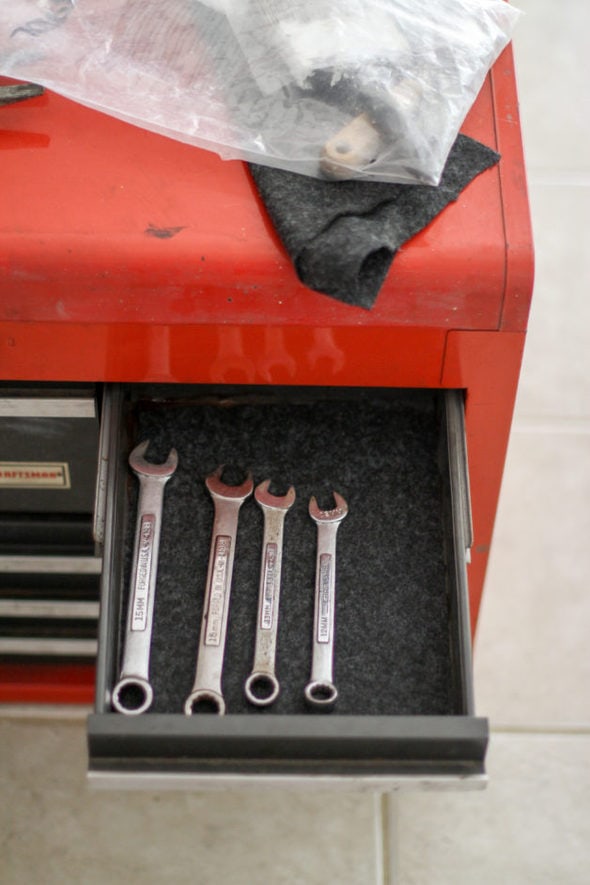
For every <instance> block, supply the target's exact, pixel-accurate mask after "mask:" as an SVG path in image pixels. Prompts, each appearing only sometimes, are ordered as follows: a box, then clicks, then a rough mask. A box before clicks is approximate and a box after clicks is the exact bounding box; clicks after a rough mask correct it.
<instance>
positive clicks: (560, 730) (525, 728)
mask: <svg viewBox="0 0 590 885" xmlns="http://www.w3.org/2000/svg"><path fill="white" fill-rule="evenodd" d="M491 734H492V736H493V735H513V736H514V735H522V736H525V737H526V736H529V737H530V736H533V735H537V736H539V737H590V724H587V723H578V724H572V725H566V724H564V725H558V724H556V723H533V724H531V725H507V724H505V723H501V724H499V725H492V726H491Z"/></svg>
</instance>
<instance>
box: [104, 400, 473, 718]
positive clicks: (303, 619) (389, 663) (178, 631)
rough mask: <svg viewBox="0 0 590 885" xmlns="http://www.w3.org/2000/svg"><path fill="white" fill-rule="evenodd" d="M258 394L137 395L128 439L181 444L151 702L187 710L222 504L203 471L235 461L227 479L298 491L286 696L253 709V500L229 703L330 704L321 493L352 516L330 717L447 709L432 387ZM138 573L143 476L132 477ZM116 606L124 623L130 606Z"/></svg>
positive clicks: (290, 710)
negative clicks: (320, 559) (323, 696)
mask: <svg viewBox="0 0 590 885" xmlns="http://www.w3.org/2000/svg"><path fill="white" fill-rule="evenodd" d="M271 400H272V397H269V395H268V394H266V395H265V397H264V398H263V401H261V402H254V401H253V402H248V401H246V402H241V403H240V402H236V403H235V404H228V403H226V402H222V403H221V404H220V405H217V404H215V403H212V402H201V403H198V402H195V403H183V402H179V403H177V404H174V403H169V402H168V403H167V402H149V403H148V402H142V403H138V405H137V408H136V409H135V410H134V412H133V414H132V415H130V416H129V417H130V423H131V424H132V425H133V426H132V429H131V434H132V437H131V442H130V444H131V445H134V444H135V443H136V442H137V441H138V440H141V439H150V440H151V444H150V450H149V457H150V458H153V459H154V460H155V461H158V460H162V459H163V458H165V457H166V455H167V453H168V451H169V450H170V448H171V446H175V447H176V449H177V451H178V456H179V464H178V469H177V472H176V474H175V475H174V476H173V477H172V479H171V480H170V482H169V483H168V485H167V487H166V495H165V503H164V520H163V527H162V541H161V546H160V562H159V569H158V589H157V595H156V604H155V614H154V631H153V636H152V655H151V666H150V672H151V681H152V684H153V686H154V693H155V698H154V705H153V707H152V710H151V712H160V713H178V714H180V715H182V710H183V705H184V701H185V700H186V698H187V696H188V694H189V692H190V690H191V687H192V683H193V679H194V669H195V661H196V653H197V646H198V638H199V630H200V622H201V616H202V608H203V599H204V590H205V584H206V574H207V562H208V556H209V546H210V539H211V529H212V520H213V506H212V502H211V499H210V497H209V495H208V493H207V491H206V489H205V485H204V478H205V476H206V475H207V474H208V473H209V472H211V471H212V470H214V469H215V468H216V467H217V465H219V464H223V463H225V465H226V471H227V474H224V479H226V481H227V482H234V483H235V482H238V481H241V479H243V476H244V473H245V471H246V470H251V471H252V473H253V476H254V480H255V482H256V483H258V482H261V481H262V480H264V479H268V478H269V479H271V480H272V481H273V490H274V491H275V492H276V493H283V492H284V491H286V488H287V487H288V485H289V484H291V483H293V484H294V486H295V488H296V492H297V499H296V501H295V504H294V506H293V508H292V510H291V511H289V513H288V514H287V517H286V521H285V539H284V556H283V576H282V589H281V597H280V609H279V633H278V657H277V673H278V676H279V679H280V682H281V694H280V696H279V698H278V700H277V701H276V703H275V704H274V705H273V706H271V707H268V708H258V707H253V706H251V705H250V704H249V703H248V702H247V701H246V698H245V696H244V681H245V679H246V677H247V676H248V674H249V672H250V669H251V667H252V659H253V653H254V642H255V632H256V618H257V605H258V602H257V600H258V582H259V573H260V556H261V550H262V531H263V519H262V514H261V511H260V509H259V507H258V506H257V505H256V503H255V501H254V500H253V499H252V498H251V499H249V500H248V501H247V502H246V503H245V504H244V505H243V507H242V509H241V511H240V521H239V529H238V542H237V550H236V559H235V567H234V578H233V586H232V593H231V603H230V614H229V630H228V641H227V646H226V655H225V665H224V671H223V680H222V682H223V690H224V694H225V698H226V702H227V705H228V712H229V713H240V714H247V715H252V716H266V715H271V716H272V715H275V714H309V715H312V716H313V715H326V711H324V710H322V711H319V712H318V711H316V710H312V709H310V708H309V707H308V706H307V704H306V703H305V700H304V694H303V689H304V687H305V684H306V682H307V680H308V679H309V675H310V666H311V645H312V632H313V607H314V582H315V556H316V536H317V533H316V527H315V524H314V523H313V522H312V520H311V518H310V517H309V514H308V503H309V498H310V496H311V495H312V494H313V495H316V496H317V499H318V502H319V504H320V506H321V507H324V508H326V507H330V506H333V499H332V490H334V489H336V490H337V491H339V492H340V494H342V495H343V496H344V497H345V499H346V501H347V502H348V506H349V513H348V516H347V517H346V519H345V520H344V521H343V523H342V525H341V526H340V529H339V532H338V547H337V564H336V585H337V589H336V627H335V635H336V649H335V660H334V674H335V682H336V685H337V687H338V690H339V697H338V701H337V703H336V706H335V708H334V710H333V713H332V715H336V716H338V715H340V714H369V715H371V714H372V715H376V714H381V715H403V714H406V715H412V714H425V715H429V714H441V715H445V714H452V713H456V712H457V711H458V710H460V705H461V700H460V694H459V693H458V691H457V689H456V686H457V685H458V684H459V677H458V674H457V662H456V660H454V658H453V655H452V638H451V626H450V609H449V606H450V602H449V590H448V576H447V566H446V553H445V551H446V540H445V531H444V528H443V521H442V518H441V512H442V509H443V505H442V494H443V491H442V483H441V474H440V465H439V461H438V446H439V433H440V430H439V425H440V422H439V417H438V415H437V408H436V397H435V395H434V394H433V393H432V392H430V391H427V392H423V391H415V392H411V393H410V392H408V393H405V394H403V393H402V392H398V393H396V394H395V395H389V394H383V395H381V394H374V395H373V394H371V395H369V394H366V393H365V394H362V395H360V394H359V395H358V396H354V397H352V398H350V399H349V398H342V397H336V398H334V397H331V398H330V399H326V400H324V399H322V398H316V397H314V398H312V399H309V398H308V397H306V398H304V399H302V400H299V399H296V400H294V399H291V400H290V401H285V402H283V401H282V400H276V401H271ZM128 492H129V510H128V513H129V521H128V532H127V538H126V547H127V557H126V559H127V568H126V575H125V577H124V580H123V585H124V587H125V589H124V591H123V598H124V599H126V598H127V594H128V586H129V568H130V559H131V556H130V552H131V547H132V544H133V533H134V522H135V507H136V498H135V496H136V493H137V482H136V481H135V479H134V477H133V476H131V475H130V476H129V481H128ZM121 608H122V610H121V623H120V630H121V636H123V635H124V629H125V614H126V609H127V604H126V603H125V604H124V605H123V606H122V607H121Z"/></svg>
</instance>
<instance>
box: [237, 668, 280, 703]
mask: <svg viewBox="0 0 590 885" xmlns="http://www.w3.org/2000/svg"><path fill="white" fill-rule="evenodd" d="M257 684H258V688H259V689H262V690H263V691H264V690H265V689H270V693H269V694H266V695H257V694H254V689H255V687H256V685H257ZM244 691H245V694H246V697H247V698H248V700H249V701H250V703H251V704H255V705H256V706H257V707H268V706H270V704H272V703H273V702H274V701H276V699H277V698H278V696H279V691H280V686H279V680H278V679H277V677H276V676H275V675H274V674H273V673H265V672H263V671H255V672H254V673H250V675H249V676H248V678H247V680H246V684H245V686H244Z"/></svg>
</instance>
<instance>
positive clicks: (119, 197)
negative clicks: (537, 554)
mask: <svg viewBox="0 0 590 885" xmlns="http://www.w3.org/2000/svg"><path fill="white" fill-rule="evenodd" d="M0 123H1V125H2V129H1V131H0V145H1V146H2V147H4V148H5V151H6V153H5V155H4V157H5V160H4V163H3V166H2V171H1V172H0V175H1V176H2V186H3V197H4V198H3V200H2V205H1V206H0V287H1V291H2V299H1V302H0V377H1V378H2V381H3V383H4V388H5V389H4V390H3V391H0V396H4V397H5V399H11V400H13V401H14V399H15V398H18V397H19V396H20V397H23V396H24V397H26V396H31V391H33V394H32V395H33V396H34V395H36V394H37V393H38V394H39V396H40V397H41V398H43V397H45V398H47V397H48V396H51V394H52V390H53V389H54V388H55V387H59V388H60V389H62V388H67V387H70V388H71V389H75V386H76V385H86V386H88V385H91V387H92V390H93V395H94V396H95V401H96V404H97V412H98V413H100V410H101V403H102V396H103V391H104V390H105V388H103V385H105V384H106V385H111V384H116V385H120V384H124V385H126V386H125V388H124V389H125V390H126V391H127V394H126V395H127V396H131V398H132V399H133V396H134V394H133V392H131V393H129V391H133V386H134V385H138V386H141V385H148V386H149V385H152V386H154V385H156V386H157V385H180V386H182V385H197V386H199V388H200V387H201V386H202V385H206V386H209V385H212V386H214V387H216V388H219V387H220V386H224V385H227V386H231V388H232V389H235V388H236V387H238V388H242V389H246V388H250V387H252V388H253V389H256V390H257V391H259V390H260V389H261V388H262V389H264V388H271V387H272V388H273V390H279V389H285V390H288V389H290V388H291V389H293V390H295V389H298V388H305V389H308V388H322V389H331V390H332V391H336V390H340V389H341V390H346V391H350V390H351V389H354V390H356V391H357V392H359V391H362V390H367V391H371V390H378V389H379V390H383V389H387V390H407V389H414V390H416V389H420V390H430V391H435V392H436V391H438V392H441V393H442V392H443V391H445V390H454V391H460V392H461V396H462V401H464V423H465V439H466V447H467V453H468V485H469V486H470V495H471V516H472V531H473V536H472V543H471V545H470V557H469V560H470V561H469V563H468V565H467V576H468V586H469V603H470V610H471V628H472V631H473V630H474V628H475V625H476V621H477V614H478V609H479V604H480V599H481V594H482V588H483V583H484V576H485V570H486V563H487V558H488V554H489V549H490V543H491V538H492V530H493V524H494V517H495V511H496V505H497V499H498V494H499V489H500V482H501V477H502V470H503V465H504V458H505V452H506V446H507V442H508V436H509V428H510V422H511V416H512V411H513V405H514V399H515V392H516V387H517V383H518V376H519V370H520V364H521V357H522V350H523V344H524V337H525V330H526V323H527V316H528V311H529V305H530V298H531V290H532V276H533V256H532V241H531V230H530V222H529V213H528V202H527V192H526V180H525V171H524V164H523V156H522V147H521V137H520V127H519V118H518V105H517V97H516V89H515V80H514V69H513V60H512V54H511V50H510V49H508V50H506V51H505V52H504V53H503V54H502V56H501V57H500V59H499V60H498V62H497V63H496V64H495V66H494V68H493V69H492V71H491V73H490V74H489V76H488V77H487V79H486V81H485V84H484V87H483V88H482V90H481V93H480V95H479V97H478V99H477V101H476V103H475V105H474V106H473V108H472V110H471V112H470V114H469V116H468V118H467V120H466V121H465V124H464V126H463V129H462V132H464V133H465V134H467V135H470V136H472V137H473V138H476V139H478V140H479V141H481V142H482V143H484V144H485V145H488V146H490V147H492V148H493V149H495V150H497V151H498V153H499V154H500V155H501V160H500V163H499V164H498V165H497V166H495V167H494V168H491V169H489V170H487V171H486V172H485V173H483V174H482V175H480V176H479V177H477V178H476V179H475V180H474V181H473V182H472V183H471V184H470V185H469V186H468V187H467V188H466V189H465V190H464V191H463V192H462V193H461V195H460V196H459V198H458V199H457V201H456V202H454V203H452V204H451V205H449V206H448V207H447V208H446V209H445V210H444V211H443V212H442V213H441V214H440V215H439V216H438V217H437V218H436V219H435V220H434V221H433V222H432V223H431V224H429V225H428V226H427V227H426V228H425V229H424V230H423V231H422V232H421V233H419V234H418V235H416V236H415V237H414V238H413V239H412V240H411V241H410V242H408V243H407V244H406V245H405V246H404V247H403V248H402V249H400V251H399V253H398V254H397V256H396V258H395V261H394V263H393V265H392V268H391V271H390V273H389V275H388V277H387V280H386V282H385V284H384V286H383V288H382V290H381V292H380V294H379V296H378V298H377V301H376V303H375V306H374V307H373V309H372V310H370V311H366V310H364V309H362V308H358V307H354V306H350V305H346V304H343V303H340V302H337V301H335V300H334V299H332V298H329V297H327V296H325V295H322V294H319V293H317V292H314V291H311V290H309V289H307V288H306V287H305V286H303V285H302V284H301V283H300V282H299V280H298V278H297V276H296V273H295V271H294V269H293V267H292V265H291V262H290V260H289V259H288V257H287V255H286V253H285V251H284V249H283V247H282V245H281V243H280V241H279V239H278V237H277V235H276V233H275V231H274V229H273V227H272V225H271V223H270V221H269V219H268V217H267V215H266V212H265V209H264V207H263V205H262V204H261V201H260V199H259V197H258V195H257V192H256V189H255V187H254V185H253V182H252V180H251V178H250V176H249V173H248V170H247V168H246V167H245V166H244V165H243V164H241V163H240V162H236V161H231V162H223V161H221V160H220V159H218V158H217V157H216V156H215V155H213V154H210V153H207V152H203V151H200V150H198V149H195V148H192V147H189V146H187V145H184V144H181V143H179V142H175V141H172V140H169V139H166V138H163V137H161V136H158V135H155V134H152V133H149V132H146V131H143V130H141V129H139V128H135V127H133V126H130V125H127V124H125V123H122V122H120V121H118V120H115V119H113V118H110V117H108V116H105V115H103V114H100V113H97V112H94V111H92V110H89V109H87V108H84V107H82V106H80V105H76V104H74V103H72V102H70V101H68V100H66V99H64V98H61V97H59V96H57V95H55V94H52V93H51V92H46V93H45V94H43V95H42V96H40V97H36V98H33V99H31V100H29V101H28V102H24V103H21V104H15V105H13V106H9V107H5V108H3V109H2V111H1V112H0ZM111 390H112V388H110V387H108V386H107V388H106V395H107V396H110V395H111V394H110V392H109V391H111ZM1 414H2V415H4V416H5V415H6V414H7V412H6V410H5V411H4V412H2V413H1ZM2 420H3V419H2V417H0V443H1V438H2V437H1V433H2V424H1V422H2ZM1 460H5V461H18V457H16V456H15V457H6V455H4V454H2V452H1V451H0V461H1ZM2 496H3V489H2V488H0V513H3V512H4V511H7V509H8V508H7V505H5V504H4V503H3V498H2ZM11 506H12V505H11ZM89 515H91V514H89ZM100 540H101V538H100V536H99V541H100ZM11 552H12V553H13V551H10V550H9V551H8V553H9V554H10V553H11ZM20 552H21V553H22V551H20ZM25 552H26V551H25ZM101 553H102V550H101V549H100V545H99V547H98V548H97V549H96V550H95V551H94V555H95V556H96V557H99V556H100V554H101ZM3 558H5V559H6V557H3ZM0 568H1V564H0ZM6 586H7V587H9V586H10V581H7V582H6ZM49 592H51V591H49ZM93 670H94V668H93V666H92V660H91V659H87V660H85V661H83V662H81V661H80V660H71V661H60V662H59V663H56V662H53V663H52V662H51V661H48V660H47V659H45V658H43V659H38V660H30V659H27V660H20V659H19V658H18V657H16V658H15V657H14V656H11V657H9V658H5V660H4V663H2V664H0V700H2V701H5V702H6V701H10V702H18V701H37V702H55V701H61V702H76V703H77V702H90V701H91V700H92V697H93V692H94V673H93ZM101 684H102V683H101Z"/></svg>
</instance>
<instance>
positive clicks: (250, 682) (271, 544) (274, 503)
mask: <svg viewBox="0 0 590 885" xmlns="http://www.w3.org/2000/svg"><path fill="white" fill-rule="evenodd" d="M269 486H270V480H269V479H267V480H265V481H264V482H262V483H260V485H259V486H257V487H256V490H255V492H254V497H255V499H256V501H257V503H258V504H259V506H260V508H261V510H262V512H263V514H264V538H263V542H262V561H261V564H260V584H259V588H258V622H257V626H256V645H255V649H254V664H253V666H252V672H251V673H250V675H249V676H248V678H247V680H246V684H245V686H244V691H245V693H246V697H247V698H248V700H249V701H250V703H251V704H256V705H257V706H259V707H266V706H268V705H269V704H272V703H273V701H275V700H276V698H277V697H278V694H279V691H280V686H279V680H278V679H277V677H276V674H275V660H276V653H277V630H278V625H279V597H280V593H281V570H282V562H283V526H284V522H285V516H286V515H287V512H288V511H289V509H290V508H291V507H292V506H293V503H294V501H295V489H294V488H293V486H291V487H290V488H289V491H288V492H287V494H286V495H282V496H278V495H271V494H270V492H269V491H268V489H269Z"/></svg>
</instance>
